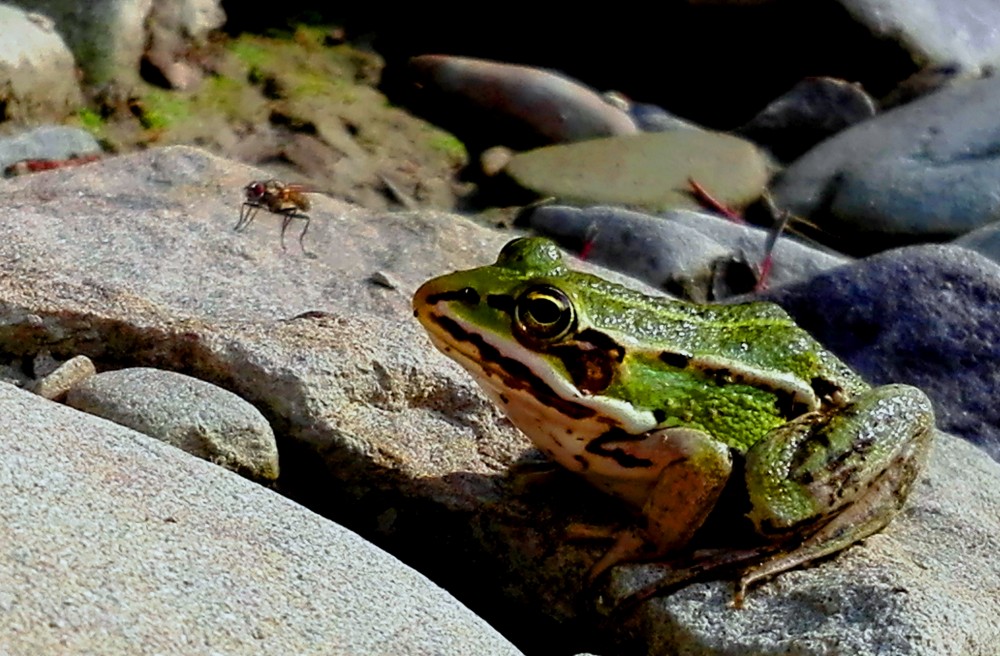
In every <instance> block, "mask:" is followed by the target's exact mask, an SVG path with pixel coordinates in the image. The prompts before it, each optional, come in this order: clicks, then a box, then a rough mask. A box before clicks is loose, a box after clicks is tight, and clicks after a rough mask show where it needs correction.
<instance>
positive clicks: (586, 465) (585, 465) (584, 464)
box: [573, 453, 590, 471]
mask: <svg viewBox="0 0 1000 656" xmlns="http://www.w3.org/2000/svg"><path fill="white" fill-rule="evenodd" d="M573 460H576V461H577V462H578V463H580V470H581V471H587V470H588V469H590V461H589V460H587V459H586V458H584V457H583V456H581V455H580V454H579V453H578V454H576V455H575V456H573Z"/></svg>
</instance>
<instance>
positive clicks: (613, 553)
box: [587, 529, 659, 583]
mask: <svg viewBox="0 0 1000 656" xmlns="http://www.w3.org/2000/svg"><path fill="white" fill-rule="evenodd" d="M658 555H659V554H658V553H656V549H655V548H654V546H653V545H652V543H651V542H650V541H649V540H648V539H647V538H646V537H645V536H644V535H642V534H641V533H640V531H638V530H637V529H625V530H624V531H620V532H618V534H617V537H616V539H615V543H614V544H613V545H612V546H611V548H610V549H608V550H607V551H606V552H604V555H603V556H601V558H600V559H599V560H598V561H597V562H596V563H594V566H593V567H591V568H590V571H589V572H588V573H587V581H588V583H593V582H594V581H596V580H597V578H598V577H599V576H601V574H603V573H604V572H606V571H607V570H608V569H610V568H611V567H614V566H615V565H617V564H619V563H626V562H632V561H637V560H650V559H652V558H655V557H656V556H658Z"/></svg>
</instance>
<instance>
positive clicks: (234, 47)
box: [228, 37, 273, 69]
mask: <svg viewBox="0 0 1000 656" xmlns="http://www.w3.org/2000/svg"><path fill="white" fill-rule="evenodd" d="M228 49H229V52H231V53H232V54H233V55H234V56H235V57H236V58H237V59H238V60H240V62H241V63H242V64H243V65H244V66H246V67H247V68H249V69H260V68H263V67H265V66H267V65H268V64H269V63H271V61H272V59H273V57H272V55H271V53H270V52H269V51H268V49H267V48H265V47H263V46H261V45H260V44H258V43H256V42H255V41H253V40H251V38H250V37H240V38H238V39H236V40H234V41H232V42H230V43H229V45H228Z"/></svg>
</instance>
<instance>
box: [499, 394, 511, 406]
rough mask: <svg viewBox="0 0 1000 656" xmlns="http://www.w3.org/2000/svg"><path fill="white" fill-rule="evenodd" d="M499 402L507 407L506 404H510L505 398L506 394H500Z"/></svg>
mask: <svg viewBox="0 0 1000 656" xmlns="http://www.w3.org/2000/svg"><path fill="white" fill-rule="evenodd" d="M500 402H501V403H503V404H504V405H507V404H508V403H510V399H508V398H507V395H506V394H501V395H500Z"/></svg>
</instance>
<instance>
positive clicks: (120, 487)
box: [0, 384, 519, 654]
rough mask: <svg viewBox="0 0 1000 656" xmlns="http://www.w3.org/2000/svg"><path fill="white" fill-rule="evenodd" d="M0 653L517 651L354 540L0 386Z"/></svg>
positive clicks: (296, 509)
mask: <svg viewBox="0 0 1000 656" xmlns="http://www.w3.org/2000/svg"><path fill="white" fill-rule="evenodd" d="M0 415H2V416H3V417H4V428H3V430H2V431H0V462H3V463H4V466H3V467H2V468H0V496H2V497H3V499H4V502H3V504H0V580H2V581H4V584H3V587H2V590H0V652H3V653H5V654H8V653H9V654H55V653H74V654H85V653H100V654H157V653H159V654H167V653H170V654H181V653H220V654H221V653H224V654H262V653H265V654H329V653H342V654H429V653H433V654H517V653H519V652H518V651H517V650H516V649H515V648H514V647H513V646H511V645H510V644H509V643H507V642H506V641H505V640H504V639H503V638H501V637H500V635H499V634H497V633H496V632H495V631H494V630H493V629H491V628H490V627H489V626H488V625H487V624H486V623H485V622H483V621H482V620H480V619H479V618H477V617H476V616H475V615H473V614H472V613H471V612H470V611H469V610H468V609H466V608H465V607H464V606H462V605H461V604H459V603H458V602H457V601H456V600H455V599H454V598H453V597H451V596H450V595H449V594H447V593H446V592H444V591H443V590H441V589H440V588H438V587H437V586H436V585H434V584H433V583H431V582H430V581H428V580H427V579H426V578H424V577H423V576H422V575H420V574H418V573H417V572H415V571H413V570H412V569H410V568H409V567H406V566H405V565H403V564H402V563H400V562H399V561H398V560H396V559H395V558H393V557H392V556H389V555H388V554H386V553H384V552H382V551H380V550H379V549H377V548H375V547H373V546H372V545H371V544H369V543H367V542H365V541H364V540H362V539H361V538H359V537H358V536H357V535H355V534H354V533H351V532H350V531H348V530H346V529H343V528H341V527H339V526H337V525H336V524H333V523H331V522H329V521H327V520H325V519H323V518H321V517H319V516H318V515H316V514H314V513H312V512H310V511H308V510H306V509H305V508H303V507H301V506H299V505H297V504H295V503H293V502H291V501H289V500H287V499H285V498H283V497H281V496H278V495H277V494H274V493H273V492H271V491H269V490H266V489H264V488H262V487H259V486H256V485H253V484H252V483H249V482H248V481H245V480H243V479H241V478H239V477H237V476H234V475H232V474H230V473H229V472H227V471H225V470H223V469H221V468H219V467H215V466H213V465H210V464H208V463H206V462H202V461H200V460H197V459H195V458H191V457H189V456H187V455H185V454H183V453H182V452H180V451H178V450H176V449H173V448H171V447H168V446H166V445H163V444H160V443H159V442H157V441H155V440H152V439H149V438H147V437H145V436H143V435H141V434H139V433H136V432H134V431H131V430H129V429H126V428H123V427H121V426H118V425H116V424H112V423H110V422H107V421H104V420H101V419H97V418H94V417H90V416H88V415H85V414H83V413H80V412H77V411H75V410H71V409H68V408H65V407H62V406H59V405H57V404H54V403H52V402H49V401H45V400H43V399H41V398H40V397H37V396H34V395H32V394H28V393H27V392H23V391H19V390H17V389H16V388H14V387H12V386H10V385H6V384H0Z"/></svg>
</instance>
